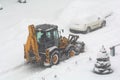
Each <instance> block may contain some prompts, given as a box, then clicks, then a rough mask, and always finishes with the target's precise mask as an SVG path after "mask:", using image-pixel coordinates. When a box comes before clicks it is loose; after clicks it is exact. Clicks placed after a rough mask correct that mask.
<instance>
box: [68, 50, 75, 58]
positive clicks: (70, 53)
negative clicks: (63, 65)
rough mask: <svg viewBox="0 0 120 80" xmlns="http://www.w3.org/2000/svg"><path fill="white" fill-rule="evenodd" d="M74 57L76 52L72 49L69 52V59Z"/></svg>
mask: <svg viewBox="0 0 120 80" xmlns="http://www.w3.org/2000/svg"><path fill="white" fill-rule="evenodd" d="M73 56H75V50H74V49H72V48H71V49H70V50H69V52H68V57H69V58H70V57H73Z"/></svg>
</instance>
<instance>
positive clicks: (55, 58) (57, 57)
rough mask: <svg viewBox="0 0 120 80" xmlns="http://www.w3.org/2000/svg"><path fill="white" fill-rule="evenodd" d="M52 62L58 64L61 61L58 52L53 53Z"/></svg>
mask: <svg viewBox="0 0 120 80" xmlns="http://www.w3.org/2000/svg"><path fill="white" fill-rule="evenodd" d="M51 63H52V65H57V64H58V63H59V55H58V53H56V52H55V53H54V54H52V55H51Z"/></svg>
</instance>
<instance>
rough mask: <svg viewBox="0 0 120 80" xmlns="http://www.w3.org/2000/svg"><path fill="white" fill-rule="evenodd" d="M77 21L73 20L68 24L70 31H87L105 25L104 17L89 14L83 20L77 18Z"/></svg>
mask: <svg viewBox="0 0 120 80" xmlns="http://www.w3.org/2000/svg"><path fill="white" fill-rule="evenodd" d="M77 21H78V22H74V23H73V24H72V25H70V31H71V32H75V33H76V32H82V33H89V32H91V31H93V30H95V29H98V28H102V27H104V26H106V20H105V18H100V17H96V16H89V17H87V18H85V19H84V20H82V19H81V20H77Z"/></svg>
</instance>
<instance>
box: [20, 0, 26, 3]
mask: <svg viewBox="0 0 120 80" xmlns="http://www.w3.org/2000/svg"><path fill="white" fill-rule="evenodd" d="M18 2H19V3H26V0H18Z"/></svg>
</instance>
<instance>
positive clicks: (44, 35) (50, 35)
mask: <svg viewBox="0 0 120 80" xmlns="http://www.w3.org/2000/svg"><path fill="white" fill-rule="evenodd" d="M57 28H58V27H57V26H56V25H50V24H42V25H38V26H36V37H37V42H38V46H39V51H42V52H45V50H46V49H47V48H50V47H52V46H56V47H58V44H59V34H58V29H57Z"/></svg>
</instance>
